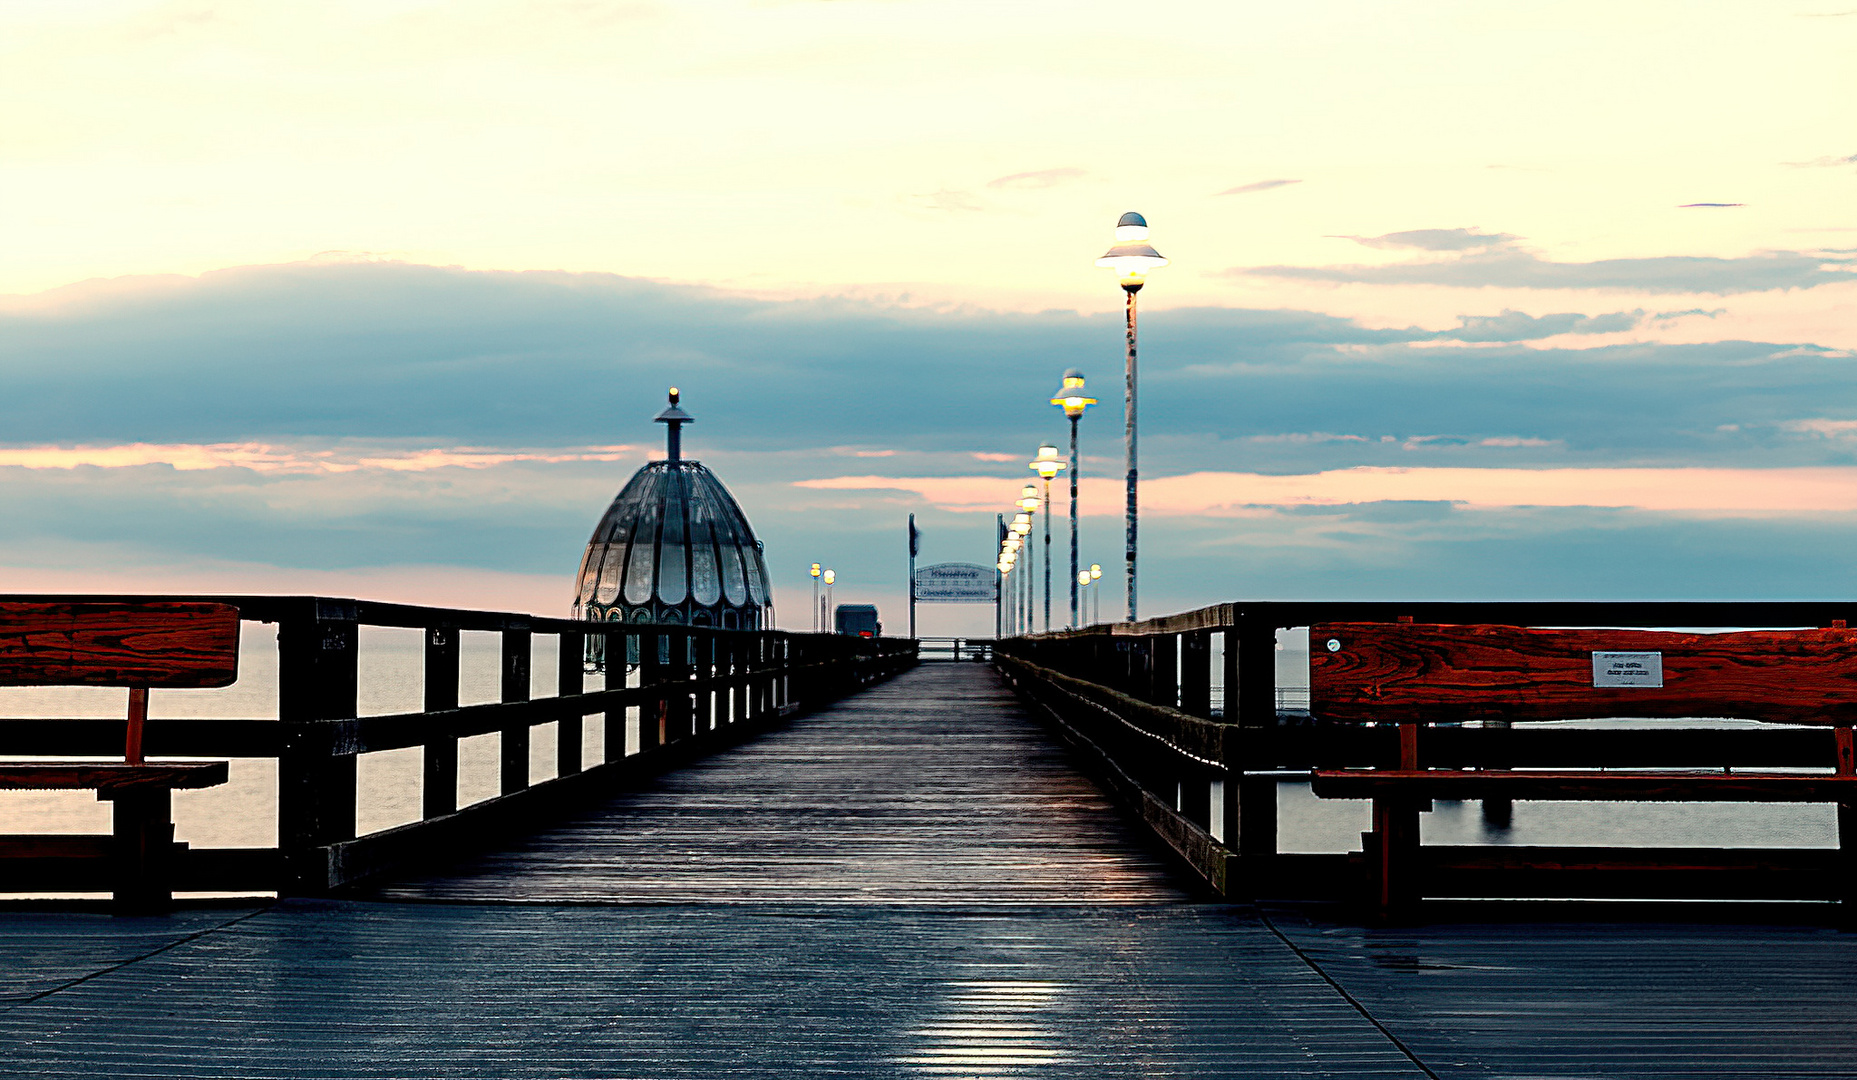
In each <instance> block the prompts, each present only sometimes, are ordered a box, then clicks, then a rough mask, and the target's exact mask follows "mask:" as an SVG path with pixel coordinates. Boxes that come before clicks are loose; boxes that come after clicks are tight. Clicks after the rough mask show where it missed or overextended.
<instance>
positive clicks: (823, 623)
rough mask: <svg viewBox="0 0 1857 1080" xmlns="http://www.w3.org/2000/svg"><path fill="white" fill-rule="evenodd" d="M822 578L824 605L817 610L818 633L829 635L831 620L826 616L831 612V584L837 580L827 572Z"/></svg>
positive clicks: (835, 576) (836, 577) (832, 574)
mask: <svg viewBox="0 0 1857 1080" xmlns="http://www.w3.org/2000/svg"><path fill="white" fill-rule="evenodd" d="M824 577H825V604H824V606H822V607H820V608H819V632H820V633H825V634H829V633H831V632H832V619H831V616H830V614H828V613H829V612H830V611H831V610H832V583H833V582H835V581H837V580H838V575H837V574H836V573H833V572H832V571H830V570H827V571H826V572H825V575H824Z"/></svg>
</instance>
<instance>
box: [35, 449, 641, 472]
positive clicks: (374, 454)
mask: <svg viewBox="0 0 1857 1080" xmlns="http://www.w3.org/2000/svg"><path fill="white" fill-rule="evenodd" d="M636 453H637V448H636V447H632V446H582V447H568V448H560V449H546V450H536V449H501V448H495V447H474V446H458V447H435V448H430V449H397V448H380V447H368V448H360V447H337V448H334V449H310V448H304V447H291V446H278V445H274V444H271V443H255V442H250V443H170V444H157V443H127V444H124V445H120V446H26V447H13V448H0V468H5V467H12V468H20V469H78V468H85V467H88V468H97V469H133V468H138V467H141V466H146V465H166V466H168V467H169V468H172V469H175V470H178V471H181V472H196V471H201V470H206V469H250V470H252V471H254V472H260V473H343V472H355V471H358V470H361V469H378V470H382V471H386V472H429V471H431V470H434V469H453V468H456V469H489V468H494V467H496V466H498V465H508V464H512V463H515V462H539V463H544V464H559V463H562V462H572V461H619V460H622V459H625V458H628V457H631V456H633V455H635V454H636Z"/></svg>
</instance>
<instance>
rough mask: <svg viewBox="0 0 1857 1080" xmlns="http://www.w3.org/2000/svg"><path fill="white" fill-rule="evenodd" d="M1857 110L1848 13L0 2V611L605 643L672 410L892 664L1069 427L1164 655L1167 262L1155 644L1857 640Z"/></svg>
mask: <svg viewBox="0 0 1857 1080" xmlns="http://www.w3.org/2000/svg"><path fill="white" fill-rule="evenodd" d="M1852 55H1857V7H1853V6H1851V4H1850V2H1849V0H1814V2H1806V0H1798V2H1790V0H1789V2H1779V3H1776V2H1772V0H1767V2H1760V3H1753V2H1698V0H1690V2H1685V3H1680V4H1679V3H1660V2H1655V0H1644V2H1638V3H1632V4H1628V5H1619V4H1616V3H1583V2H1540V3H1525V2H1523V3H1513V4H1506V5H1491V4H1487V3H1451V2H1444V0H1433V2H1428V3H1408V2H1400V0H1377V2H1373V3H1347V2H1316V3H1310V4H1300V5H1265V4H1258V3H1232V2H1225V3H1167V2H1149V3H1146V4H1142V5H1127V4H1119V5H1110V4H1093V3H1087V2H1084V3H1080V2H1074V0H1072V2H1065V3H1049V4H1047V3H998V2H994V3H986V4H980V3H944V2H919V0H835V2H822V0H754V2H732V0H687V2H680V3H675V4H661V3H653V2H649V0H643V2H620V3H601V2H595V0H552V2H526V3H517V2H489V0H482V2H470V0H463V2H450V3H442V4H441V3H422V2H410V0H370V2H368V3H346V2H342V0H330V2H325V3H321V4H315V5H302V4H282V3H271V4H267V3H236V4H235V3H211V2H200V0H196V2H176V3H158V2H130V0H58V2H49V0H44V2H41V0H8V2H6V3H0V102H4V105H0V207H4V209H3V210H0V388H3V389H4V392H3V393H0V508H3V509H4V512H0V591H8V592H31V591H203V592H217V591H231V592H247V591H251V592H302V591H315V592H322V593H328V594H337V595H360V596H369V597H379V598H384V599H395V600H404V601H411V602H427V603H442V604H456V605H460V606H471V607H484V608H510V609H520V610H529V611H534V612H537V613H542V614H565V613H566V610H567V608H568V605H569V603H570V601H571V593H572V585H573V580H572V579H573V574H574V571H575V569H576V567H577V565H578V562H579V557H580V553H581V550H582V548H583V547H584V545H585V543H586V539H587V536H588V534H589V533H590V532H591V530H592V528H593V525H594V524H595V522H597V520H598V519H599V516H600V513H601V512H602V510H603V509H604V508H605V505H606V503H607V502H608V501H610V499H611V498H612V496H613V494H614V493H615V492H616V491H617V490H618V488H619V487H620V486H621V485H622V484H623V483H624V481H625V480H626V478H627V477H628V476H629V475H630V474H631V472H632V471H633V470H634V469H636V468H637V467H638V466H639V464H641V463H642V462H644V461H645V460H646V459H647V457H648V456H650V455H652V454H657V453H661V449H660V445H661V439H662V432H661V430H660V429H659V428H658V426H657V425H653V424H652V423H650V417H651V416H652V415H653V414H655V412H656V411H657V410H658V409H659V408H660V407H661V403H662V400H663V394H664V391H665V388H666V387H667V386H669V385H672V384H675V385H678V386H679V387H681V388H682V389H683V391H684V403H685V407H686V408H687V409H688V410H689V411H690V412H691V413H692V414H693V415H694V416H696V418H697V422H696V424H695V425H694V426H693V427H692V428H690V429H689V430H688V431H687V432H686V436H685V439H686V454H687V455H688V456H693V457H697V458H699V459H701V460H703V461H704V462H705V463H707V464H708V465H710V466H711V467H712V468H713V469H714V470H715V471H716V472H717V473H718V475H720V476H721V477H722V478H723V479H724V481H725V482H727V483H728V484H729V485H730V487H731V488H732V489H733V490H734V492H735V493H736V495H737V497H738V499H740V501H741V502H742V504H743V505H744V508H745V509H746V510H747V512H748V514H749V516H750V518H751V520H752V521H753V523H754V525H755V527H756V529H757V531H758V532H759V534H760V535H761V537H762V538H763V539H764V541H765V542H766V547H767V557H768V561H769V566H770V571H771V572H772V575H773V577H774V581H775V585H776V597H777V604H778V608H779V612H780V618H781V621H782V623H783V624H785V625H788V626H801V627H804V626H807V625H809V621H808V617H807V614H806V613H807V609H808V604H809V600H810V585H811V583H810V579H809V577H808V576H807V567H808V565H809V564H810V563H812V562H815V561H818V562H823V563H825V564H827V565H831V566H834V567H835V568H836V570H837V572H838V576H839V579H840V586H839V588H838V589H837V596H836V599H837V600H839V601H841V602H874V603H877V604H878V605H879V607H880V608H881V609H882V610H883V612H884V617H885V622H886V624H887V626H888V627H889V628H890V629H891V630H897V629H900V628H901V627H902V626H903V625H904V622H905V619H906V616H905V614H904V612H903V610H902V597H903V595H904V584H905V580H906V579H905V569H904V566H905V562H904V560H905V551H904V547H903V521H904V519H905V517H906V516H907V515H908V514H910V513H915V514H917V515H918V518H919V520H920V522H921V525H922V527H923V529H924V540H923V544H924V550H923V558H924V561H931V562H933V561H969V562H981V563H985V562H989V561H990V560H991V556H992V548H993V545H992V521H993V514H994V513H996V512H999V511H1005V510H1008V509H1010V504H1011V502H1012V500H1013V499H1014V498H1015V497H1016V496H1017V493H1018V490H1019V487H1020V485H1022V484H1023V483H1025V482H1027V481H1028V480H1030V479H1031V473H1030V472H1029V471H1028V470H1027V469H1026V468H1025V462H1026V461H1027V460H1028V459H1029V458H1030V457H1031V456H1032V454H1033V453H1034V451H1035V450H1036V448H1037V446H1038V445H1039V443H1041V442H1045V441H1051V442H1059V441H1062V439H1063V438H1064V436H1065V425H1064V421H1063V419H1062V417H1061V415H1059V414H1058V413H1057V412H1056V411H1055V410H1053V409H1052V408H1051V407H1050V406H1049V405H1047V404H1046V403H1045V401H1046V399H1047V398H1048V397H1049V394H1050V392H1051V390H1052V388H1053V387H1054V386H1055V385H1056V383H1057V381H1058V377H1059V375H1061V373H1062V372H1063V371H1064V370H1065V369H1066V368H1069V367H1077V368H1080V369H1082V370H1083V371H1084V372H1085V374H1086V375H1087V376H1088V377H1089V379H1090V385H1091V387H1092V388H1094V389H1095V391H1096V393H1097V395H1098V396H1099V397H1100V398H1101V399H1102V401H1103V404H1102V405H1101V406H1100V407H1098V408H1097V409H1096V410H1094V411H1092V412H1091V413H1090V414H1088V415H1086V417H1085V418H1084V420H1083V422H1082V426H1081V432H1082V450H1083V455H1084V460H1083V481H1082V493H1081V500H1080V502H1081V514H1082V516H1081V536H1082V540H1081V546H1082V551H1083V558H1084V561H1085V562H1086V563H1088V562H1097V563H1100V564H1101V565H1102V566H1103V567H1104V568H1105V578H1104V584H1103V586H1102V588H1103V593H1104V597H1103V610H1104V612H1105V613H1109V612H1112V611H1115V610H1117V606H1118V605H1117V600H1118V598H1119V596H1120V591H1121V583H1120V566H1121V551H1120V540H1121V522H1120V512H1121V507H1122V492H1121V490H1120V475H1121V472H1122V467H1123V466H1122V446H1121V438H1120V435H1121V431H1120V428H1121V424H1120V412H1121V409H1120V405H1121V393H1120V389H1121V381H1122V364H1123V357H1122V348H1123V340H1122V326H1121V319H1122V315H1121V300H1122V296H1121V292H1120V290H1119V289H1117V288H1116V284H1115V281H1114V278H1113V275H1112V274H1111V273H1110V272H1109V271H1106V270H1103V269H1099V268H1097V267H1096V266H1094V265H1093V262H1094V259H1095V257H1096V256H1097V255H1099V254H1101V252H1102V250H1103V249H1104V248H1105V247H1106V246H1107V245H1108V244H1109V243H1110V242H1111V239H1112V231H1113V226H1114V223H1115V220H1116V218H1117V216H1118V215H1120V214H1121V213H1122V212H1123V211H1126V210H1131V209H1133V210H1138V211H1140V212H1142V213H1144V214H1145V215H1146V216H1147V218H1148V220H1149V222H1150V224H1151V225H1152V226H1153V233H1152V236H1151V239H1152V241H1153V243H1154V244H1155V245H1156V246H1157V247H1158V248H1159V249H1160V250H1161V251H1162V252H1163V254H1165V255H1166V256H1168V257H1169V259H1170V260H1171V263H1170V265H1168V266H1167V267H1165V268H1162V269H1160V270H1158V271H1156V272H1155V273H1154V274H1153V275H1152V276H1151V278H1150V282H1149V284H1148V285H1147V287H1146V288H1145V289H1144V291H1143V292H1142V293H1141V296H1140V300H1141V304H1142V322H1141V400H1140V407H1141V413H1140V416H1141V443H1140V446H1141V469H1142V477H1143V488H1142V500H1143V507H1144V514H1143V520H1142V534H1141V536H1142V561H1141V595H1142V614H1143V615H1152V614H1160V613H1164V612H1168V611H1177V610H1184V609H1188V608H1193V607H1198V606H1202V605H1205V604H1210V603H1215V602H1221V601H1227V600H1235V599H1246V598H1292V597H1300V598H1319V597H1335V598H1344V597H1371V598H1376V599H1379V598H1415V599H1417V598H1453V599H1457V598H1466V599H1474V598H1585V599H1606V598H1616V599H1636V598H1747V599H1756V598H1786V597H1828V596H1836V597H1845V596H1850V595H1853V594H1857V571H1854V570H1853V566H1857V560H1854V559H1853V558H1852V556H1851V550H1852V545H1851V542H1850V539H1849V538H1850V536H1851V535H1852V534H1853V532H1854V531H1857V199H1854V196H1857V125H1853V123H1852V121H1851V116H1852V113H1851V108H1850V103H1851V102H1852V101H1853V100H1857V66H1853V65H1852V64H1850V63H1849V58H1850V57H1851V56H1852ZM1064 509H1065V507H1063V506H1060V507H1059V511H1060V516H1059V518H1058V519H1056V524H1057V526H1058V538H1057V542H1056V544H1055V545H1054V549H1055V550H1056V551H1058V552H1059V553H1060V555H1061V554H1062V553H1063V552H1064V551H1065V550H1066V535H1065V533H1064V531H1063V528H1064V523H1063V520H1062V516H1061V515H1062V513H1063V511H1064ZM1054 580H1055V581H1056V583H1057V585H1058V589H1059V599H1058V602H1057V603H1056V604H1055V605H1054V608H1055V611H1056V615H1057V618H1058V620H1060V621H1061V620H1062V619H1063V617H1064V606H1065V605H1064V599H1063V592H1062V590H1063V582H1064V573H1063V568H1062V567H1060V568H1059V571H1058V572H1057V573H1056V574H1054ZM990 628H991V613H990V612H989V611H983V610H981V609H976V608H967V607H932V608H930V607H925V608H924V609H923V629H924V631H925V632H929V633H937V632H944V633H951V632H973V631H977V630H990Z"/></svg>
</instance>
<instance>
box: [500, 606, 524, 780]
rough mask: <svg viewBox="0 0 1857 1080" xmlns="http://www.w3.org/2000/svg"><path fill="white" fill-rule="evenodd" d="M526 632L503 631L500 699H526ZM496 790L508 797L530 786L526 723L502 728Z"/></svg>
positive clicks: (522, 722) (508, 700) (509, 700)
mask: <svg viewBox="0 0 1857 1080" xmlns="http://www.w3.org/2000/svg"><path fill="white" fill-rule="evenodd" d="M531 644H532V641H531V638H530V636H529V631H528V630H527V629H519V630H505V631H503V650H502V652H503V658H502V670H503V677H502V684H503V685H502V691H503V692H502V700H503V701H506V702H511V701H527V700H529V647H530V645H531ZM500 774H501V776H500V778H501V781H502V783H501V785H500V787H499V790H500V791H501V792H502V793H503V794H505V795H509V794H512V793H514V792H518V791H521V790H522V789H523V788H526V787H528V786H529V724H528V722H527V721H526V720H525V721H518V722H516V723H513V724H510V725H508V726H507V727H504V728H503V729H502V768H501V770H500Z"/></svg>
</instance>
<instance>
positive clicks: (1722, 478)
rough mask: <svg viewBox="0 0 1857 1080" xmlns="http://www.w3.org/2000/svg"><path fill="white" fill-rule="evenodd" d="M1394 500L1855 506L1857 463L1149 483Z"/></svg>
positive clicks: (1776, 508)
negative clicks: (1781, 466) (1855, 464)
mask: <svg viewBox="0 0 1857 1080" xmlns="http://www.w3.org/2000/svg"><path fill="white" fill-rule="evenodd" d="M797 486H799V487H804V488H815V489H825V490H840V491H858V490H864V491H905V492H909V493H912V494H914V495H916V496H918V497H920V498H922V499H923V500H925V501H926V502H929V503H931V504H933V505H935V506H937V507H940V508H942V509H945V510H954V511H997V510H1002V509H1004V508H1006V507H1007V506H1010V505H1011V503H1012V501H1013V499H1014V497H1015V496H1016V495H1017V492H1018V488H1019V481H1017V480H1014V479H1002V478H999V477H990V476H954V477H883V476H842V477H831V478H826V479H819V480H802V481H799V482H798V485H797ZM1122 490H1123V489H1122V484H1121V482H1120V480H1118V479H1115V478H1109V477H1102V478H1092V477H1085V478H1084V479H1083V481H1082V493H1081V496H1080V503H1081V506H1080V509H1081V512H1083V513H1085V514H1089V515H1092V516H1095V515H1113V514H1119V513H1120V512H1121V506H1122V502H1121V499H1122ZM1056 494H1057V493H1056V492H1055V491H1054V492H1053V495H1054V496H1055V495H1056ZM1054 501H1055V500H1054ZM1389 501H1400V502H1450V503H1456V504H1458V505H1461V506H1468V507H1476V508H1500V507H1525V506H1547V507H1574V506H1593V507H1616V508H1624V509H1638V510H1656V511H1664V512H1673V513H1701V514H1728V515H1744V514H1756V515H1758V514H1787V513H1847V512H1851V511H1857V468H1850V467H1826V468H1798V469H1709V468H1674V469H1450V468H1443V469H1394V468H1380V467H1362V468H1355V469H1337V470H1332V471H1329V472H1320V473H1305V474H1298V475H1292V476H1266V475H1261V474H1258V473H1231V472H1202V473H1193V474H1190V475H1186V476H1166V477H1159V478H1156V479H1153V480H1149V481H1146V482H1144V483H1143V484H1142V485H1141V506H1142V511H1143V513H1145V514H1150V515H1155V516H1159V517H1207V516H1211V517H1221V516H1238V515H1240V514H1244V513H1247V512H1250V511H1251V508H1255V507H1259V506H1276V507H1293V506H1346V505H1350V504H1355V503H1372V502H1389Z"/></svg>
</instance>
